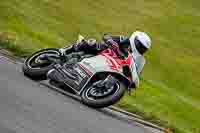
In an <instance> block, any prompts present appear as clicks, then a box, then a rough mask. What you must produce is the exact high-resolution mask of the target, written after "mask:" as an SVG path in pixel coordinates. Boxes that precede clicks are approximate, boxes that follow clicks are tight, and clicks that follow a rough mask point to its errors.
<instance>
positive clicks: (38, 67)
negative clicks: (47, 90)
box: [22, 48, 60, 80]
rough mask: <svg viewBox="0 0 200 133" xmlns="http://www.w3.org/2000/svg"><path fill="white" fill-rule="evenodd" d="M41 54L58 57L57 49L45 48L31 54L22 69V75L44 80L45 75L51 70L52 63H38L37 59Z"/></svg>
mask: <svg viewBox="0 0 200 133" xmlns="http://www.w3.org/2000/svg"><path fill="white" fill-rule="evenodd" d="M43 54H51V56H54V55H55V56H57V57H58V56H60V53H59V49H57V48H47V49H42V50H40V51H37V52H35V53H33V54H32V55H31V56H30V57H28V58H27V59H26V60H25V62H24V64H23V67H22V70H23V72H24V74H25V75H26V76H28V77H30V78H32V79H35V80H41V79H46V74H47V72H48V71H49V70H51V69H52V68H53V65H54V63H53V62H50V61H44V62H42V63H41V62H40V63H39V62H38V61H37V60H38V57H39V56H41V55H43Z"/></svg>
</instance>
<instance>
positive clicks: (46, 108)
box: [0, 55, 152, 133]
mask: <svg viewBox="0 0 200 133" xmlns="http://www.w3.org/2000/svg"><path fill="white" fill-rule="evenodd" d="M0 133H152V130H149V129H147V128H145V127H143V126H140V125H138V124H137V123H134V122H128V121H125V120H121V119H120V118H116V117H114V116H112V115H109V113H105V111H103V110H95V109H91V108H89V107H87V106H85V105H82V104H81V103H80V102H78V101H76V100H74V99H72V98H70V97H67V96H65V95H62V94H60V93H58V92H56V91H54V90H52V89H49V88H47V87H45V86H42V85H40V84H39V83H37V82H34V81H32V80H30V79H28V78H26V77H24V75H23V74H22V72H21V65H20V64H16V63H15V62H14V61H12V60H10V59H8V58H6V57H4V56H1V55H0Z"/></svg>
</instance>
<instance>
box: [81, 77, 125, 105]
mask: <svg viewBox="0 0 200 133" xmlns="http://www.w3.org/2000/svg"><path fill="white" fill-rule="evenodd" d="M98 82H102V81H101V80H99V81H96V82H94V83H93V84H91V85H90V86H88V87H87V88H86V89H85V90H84V91H83V92H82V94H81V98H82V102H83V103H84V104H86V105H88V106H90V107H93V108H103V107H107V106H110V105H112V104H114V103H116V102H117V101H119V100H120V99H121V97H122V96H123V95H124V92H125V89H126V87H125V85H124V84H123V83H121V82H120V81H117V82H116V83H115V84H113V85H112V86H111V87H110V88H106V87H101V88H98V87H96V86H95V84H98Z"/></svg>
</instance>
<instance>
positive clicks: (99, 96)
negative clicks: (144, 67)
mask: <svg viewBox="0 0 200 133" xmlns="http://www.w3.org/2000/svg"><path fill="white" fill-rule="evenodd" d="M63 49H64V50H65V51H67V50H68V48H67V47H66V48H62V50H63ZM65 53H67V52H65ZM49 70H50V71H49ZM51 71H52V74H53V73H55V72H57V73H56V74H55V75H54V76H53V77H54V78H55V79H56V80H53V79H52V78H50V79H51V80H50V81H55V82H53V83H54V85H55V84H57V85H59V87H60V88H62V89H63V90H68V89H70V90H72V91H73V92H74V93H75V94H77V95H79V96H80V97H81V99H82V102H83V103H84V104H86V105H88V106H90V107H93V108H103V107H107V106H110V105H112V104H114V103H116V102H117V101H119V100H120V99H121V97H122V96H123V95H124V93H125V91H126V90H129V91H130V89H131V88H135V87H137V86H138V84H139V78H138V74H137V71H136V65H135V63H134V58H133V55H132V54H131V53H129V55H128V57H127V58H126V59H121V58H119V56H118V55H117V54H116V52H115V51H114V50H113V49H112V48H108V49H106V50H103V51H101V52H99V53H98V54H97V55H95V56H94V55H85V54H84V53H83V52H76V53H68V54H64V55H63V54H61V52H60V49H56V48H48V49H43V50H40V51H38V52H36V53H34V54H33V55H32V56H30V57H28V58H27V59H26V61H25V62H24V65H23V72H24V74H25V75H27V76H29V77H32V78H40V79H41V78H43V79H45V78H46V77H47V76H48V74H49V73H50V72H51ZM63 73H65V74H63Z"/></svg>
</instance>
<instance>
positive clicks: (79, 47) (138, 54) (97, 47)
mask: <svg viewBox="0 0 200 133" xmlns="http://www.w3.org/2000/svg"><path fill="white" fill-rule="evenodd" d="M113 44H118V47H119V49H116V53H117V55H118V56H119V57H121V58H126V57H127V56H128V51H130V52H132V53H133V55H134V56H133V57H134V59H135V63H136V67H137V72H138V73H140V72H141V71H142V69H143V67H144V64H145V59H144V56H143V55H144V53H145V52H147V51H148V49H149V48H150V47H151V39H150V37H149V36H148V35H147V33H145V32H141V31H136V32H133V33H132V35H131V36H130V37H125V36H113V35H109V34H104V36H103V41H102V42H97V41H96V40H95V39H89V40H87V41H86V40H83V41H82V42H80V43H76V44H74V45H73V46H72V47H71V50H68V52H69V51H70V52H75V51H84V52H85V53H90V54H97V53H98V52H99V51H102V50H105V49H107V48H109V47H110V46H113Z"/></svg>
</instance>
